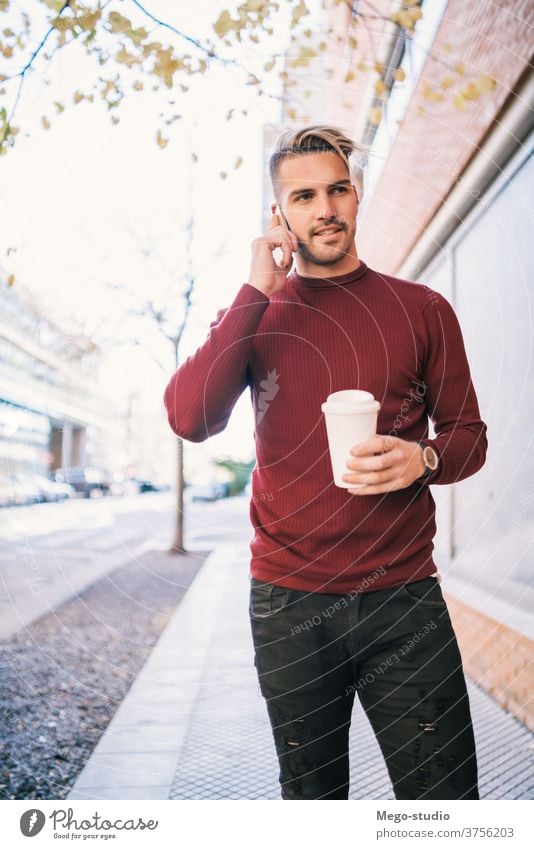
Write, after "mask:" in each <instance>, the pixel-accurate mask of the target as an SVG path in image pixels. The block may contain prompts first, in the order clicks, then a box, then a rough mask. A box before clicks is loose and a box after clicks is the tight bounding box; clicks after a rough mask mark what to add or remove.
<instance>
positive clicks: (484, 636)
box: [446, 594, 534, 731]
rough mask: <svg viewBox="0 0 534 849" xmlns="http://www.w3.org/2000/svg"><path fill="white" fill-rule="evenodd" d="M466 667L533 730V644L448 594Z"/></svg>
mask: <svg viewBox="0 0 534 849" xmlns="http://www.w3.org/2000/svg"><path fill="white" fill-rule="evenodd" d="M446 599H447V604H448V607H449V611H450V615H451V619H452V623H453V625H454V629H455V631H456V635H457V637H458V642H459V645H460V651H461V653H462V660H463V665H464V670H465V672H466V674H467V675H469V677H470V678H472V679H473V680H474V681H476V682H477V684H479V685H480V686H481V687H482V688H483V689H484V690H486V692H488V693H490V694H491V695H492V696H493V697H494V699H495V700H496V701H497V702H498V703H499V704H500V705H501V707H503V708H504V709H505V710H507V711H509V713H511V714H513V716H515V717H516V718H517V719H519V720H520V722H522V723H523V724H524V725H526V726H527V727H528V728H529V729H530V730H531V731H534V698H533V693H534V663H533V660H532V659H533V658H534V643H533V642H532V640H529V639H528V638H527V637H524V636H522V635H521V634H519V633H517V632H516V631H513V630H512V629H511V628H509V627H507V626H506V625H503V624H501V623H500V622H496V621H495V620H494V619H490V618H489V617H488V616H485V615H484V614H483V613H480V611H478V610H474V609H473V608H472V607H469V606H468V605H467V604H464V603H463V602H462V601H460V600H459V599H457V598H455V597H453V596H450V595H449V594H446Z"/></svg>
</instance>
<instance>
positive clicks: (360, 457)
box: [343, 435, 425, 495]
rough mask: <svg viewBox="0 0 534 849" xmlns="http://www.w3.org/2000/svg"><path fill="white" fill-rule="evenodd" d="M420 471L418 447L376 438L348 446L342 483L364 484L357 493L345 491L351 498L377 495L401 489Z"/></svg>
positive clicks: (395, 438) (386, 437)
mask: <svg viewBox="0 0 534 849" xmlns="http://www.w3.org/2000/svg"><path fill="white" fill-rule="evenodd" d="M424 471H425V464H424V462H423V449H422V448H421V446H420V445H419V443H417V442H407V441H406V440H405V439H399V438H398V437H396V436H382V435H379V436H374V437H373V438H372V439H369V440H368V441H367V442H361V443H360V444H359V445H353V446H352V448H351V451H350V458H349V459H348V461H347V472H346V474H344V475H343V480H344V481H346V482H347V483H353V484H365V486H363V487H362V488H361V489H348V490H347V492H350V493H351V495H379V494H381V493H383V492H394V491H395V490H398V489H405V487H407V486H410V485H411V484H412V483H413V482H414V481H415V480H417V478H420V477H421V475H422V474H423V473H424Z"/></svg>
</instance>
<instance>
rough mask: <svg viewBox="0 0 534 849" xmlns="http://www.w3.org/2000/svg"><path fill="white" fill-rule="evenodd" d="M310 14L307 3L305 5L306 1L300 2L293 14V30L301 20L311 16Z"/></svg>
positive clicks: (291, 24)
mask: <svg viewBox="0 0 534 849" xmlns="http://www.w3.org/2000/svg"><path fill="white" fill-rule="evenodd" d="M309 14H310V10H309V9H308V7H307V6H306V3H304V0H299V3H298V4H297V5H296V6H295V8H294V9H293V12H292V14H291V23H290V26H291V27H292V28H293V27H296V25H297V24H298V22H299V21H300V19H301V18H304V17H305V16H306V15H309Z"/></svg>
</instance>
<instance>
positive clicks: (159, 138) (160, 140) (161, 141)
mask: <svg viewBox="0 0 534 849" xmlns="http://www.w3.org/2000/svg"><path fill="white" fill-rule="evenodd" d="M156 141H157V143H158V145H159V146H160V147H167V145H168V144H169V139H164V138H163V136H162V135H161V130H158V132H157V134H156Z"/></svg>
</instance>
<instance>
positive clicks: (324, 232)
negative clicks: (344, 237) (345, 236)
mask: <svg viewBox="0 0 534 849" xmlns="http://www.w3.org/2000/svg"><path fill="white" fill-rule="evenodd" d="M341 230H343V227H340V226H339V225H336V226H332V227H323V228H322V229H321V230H316V231H315V233H314V234H313V235H314V236H332V235H334V233H340V232H341Z"/></svg>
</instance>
